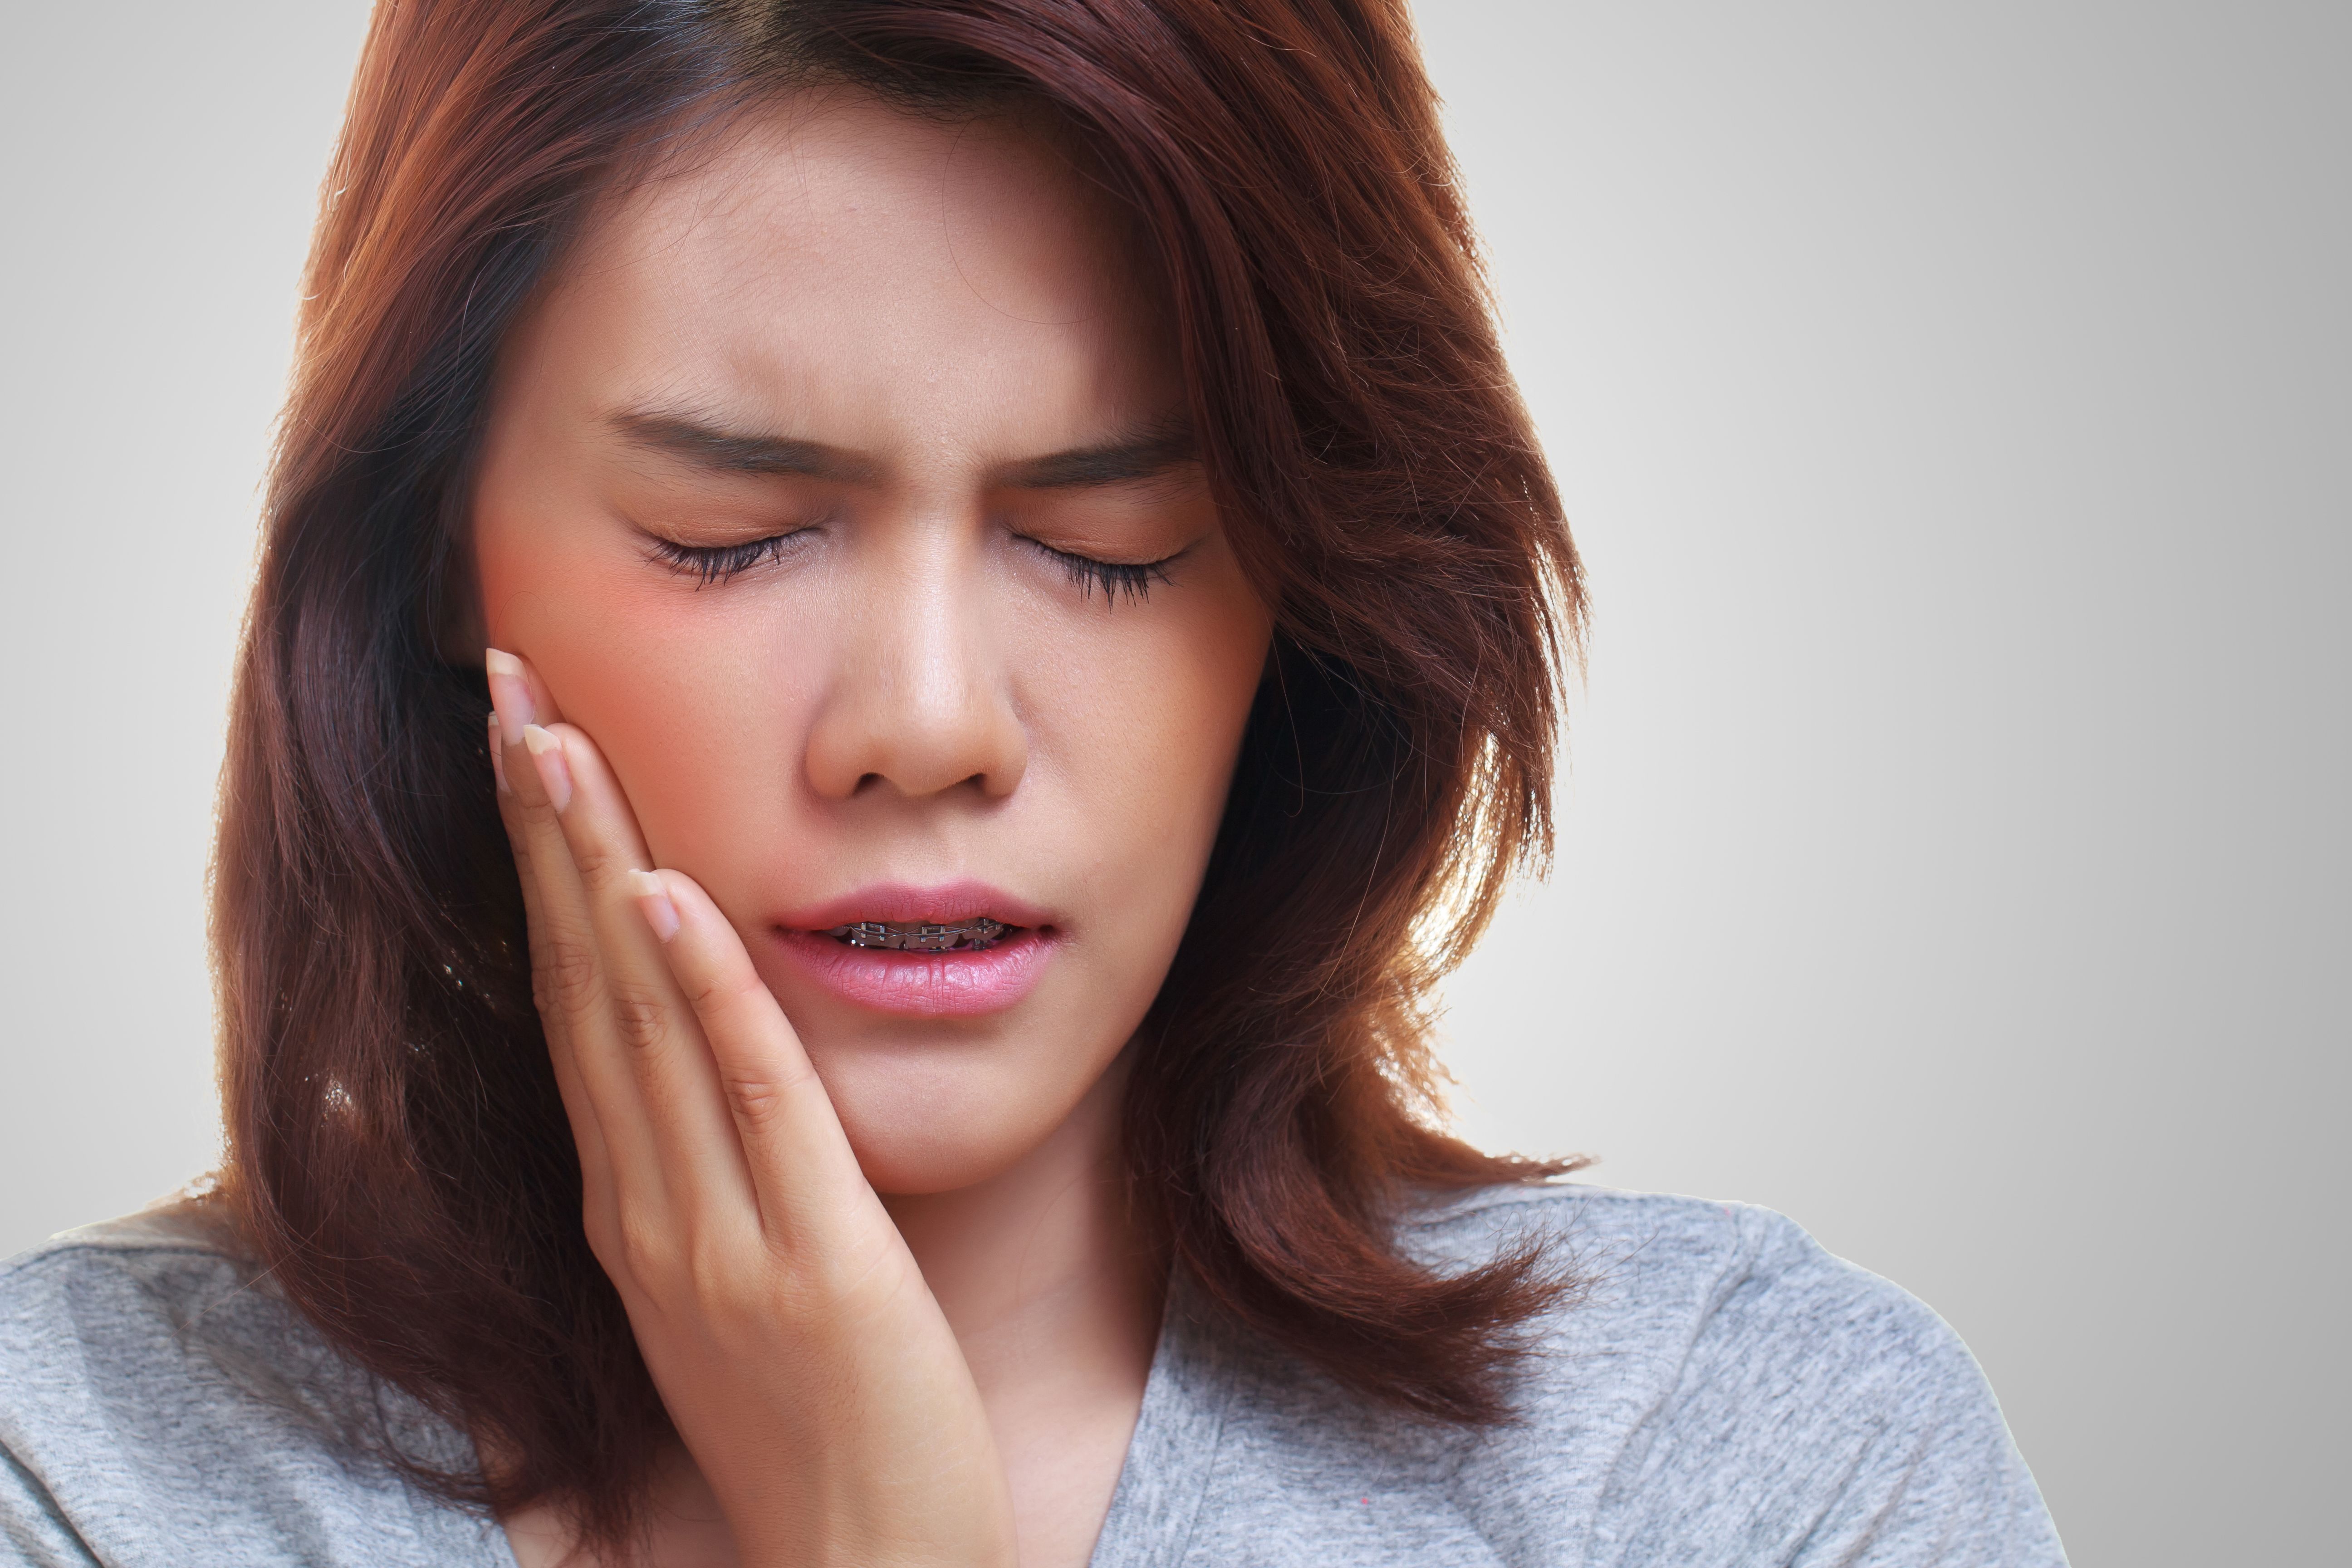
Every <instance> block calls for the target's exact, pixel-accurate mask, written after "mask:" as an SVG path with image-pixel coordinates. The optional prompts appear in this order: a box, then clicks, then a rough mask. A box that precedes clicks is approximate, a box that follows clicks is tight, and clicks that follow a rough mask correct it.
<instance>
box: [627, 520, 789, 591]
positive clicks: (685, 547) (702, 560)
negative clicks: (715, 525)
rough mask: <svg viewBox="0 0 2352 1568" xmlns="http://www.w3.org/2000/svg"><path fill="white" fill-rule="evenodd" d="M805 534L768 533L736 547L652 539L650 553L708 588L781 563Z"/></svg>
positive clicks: (656, 537) (696, 583) (702, 586)
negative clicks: (778, 561) (751, 571)
mask: <svg viewBox="0 0 2352 1568" xmlns="http://www.w3.org/2000/svg"><path fill="white" fill-rule="evenodd" d="M807 531H808V530H807V529H805V528H796V529H793V531H791V532H789V533H772V534H770V535H769V536H768V537H767V538H765V539H747V540H744V541H743V542H741V543H740V544H681V543H679V542H677V540H675V539H664V538H662V537H660V536H659V535H655V536H653V542H652V550H651V552H650V553H651V554H652V556H653V558H654V559H655V560H656V561H659V562H662V563H665V564H667V566H668V567H669V568H670V569H671V570H672V571H674V572H676V573H677V574H679V575H681V576H687V577H692V578H694V579H695V586H696V587H698V588H708V587H711V586H713V585H715V584H723V583H725V582H727V581H728V580H729V579H730V578H733V577H736V576H739V575H740V574H743V573H745V572H749V571H750V570H751V568H752V567H754V566H761V565H764V564H766V563H768V562H771V561H775V560H779V559H781V558H782V556H783V555H785V554H786V553H787V552H790V551H791V550H792V549H793V540H795V539H798V538H799V537H800V536H801V535H802V534H803V533H806V532H807Z"/></svg>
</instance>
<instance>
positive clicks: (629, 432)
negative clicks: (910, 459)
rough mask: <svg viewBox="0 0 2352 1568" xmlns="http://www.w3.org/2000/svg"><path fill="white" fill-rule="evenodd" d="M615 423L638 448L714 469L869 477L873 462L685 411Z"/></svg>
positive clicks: (855, 479)
mask: <svg viewBox="0 0 2352 1568" xmlns="http://www.w3.org/2000/svg"><path fill="white" fill-rule="evenodd" d="M613 427H614V429H615V430H618V431H619V432H620V433H621V434H622V435H623V436H625V437H628V438H629V440H630V441H631V442H632V443H634V444H635V445H636V446H640V447H649V448H651V449H652V450H654V451H656V452H662V453H666V454H667V455H668V456H670V457H673V458H684V459H685V460H686V461H688V462H689V463H692V464H694V465H695V466H696V467H697V468H709V469H710V470H711V471H712V472H714V473H721V474H750V475H755V476H761V477H765V476H770V475H778V474H788V475H792V476H794V477H797V478H801V479H835V480H839V481H842V482H844V483H848V484H857V483H862V482H865V481H867V480H870V479H873V477H874V465H873V464H871V463H869V462H867V461H866V459H864V458H860V457H858V456H857V455H856V453H854V452H845V451H843V450H842V449H841V448H840V447H828V446H826V445H825V444H824V442H822V441H803V440H798V439H795V438H794V437H790V436H751V435H745V434H742V433H740V432H738V431H732V430H722V429H720V428H719V426H715V425H709V424H706V423H704V422H703V421H702V420H699V419H697V418H694V417H692V416H687V415H677V414H647V413H637V412H630V413H625V414H616V415H614V416H613Z"/></svg>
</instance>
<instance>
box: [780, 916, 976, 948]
mask: <svg viewBox="0 0 2352 1568" xmlns="http://www.w3.org/2000/svg"><path fill="white" fill-rule="evenodd" d="M1005 930H1006V927H1005V924H1004V922H1003V921H992V920H990V919H989V918H988V917H987V916H986V915H974V916H973V917H972V918H971V919H970V920H968V921H954V922H952V923H950V924H948V925H931V924H929V923H925V922H913V923H908V922H901V921H856V922H854V923H852V924H850V925H845V926H835V927H834V928H833V929H832V930H830V931H826V932H825V933H824V934H825V935H827V936H829V937H832V938H833V939H834V940H835V941H836V942H847V943H848V944H849V945H850V946H852V947H879V948H887V949H888V950H890V951H891V952H978V951H979V950H981V949H982V948H988V947H994V946H995V945H996V942H997V939H999V938H1000V937H1002V936H1003V934H1004V932H1005Z"/></svg>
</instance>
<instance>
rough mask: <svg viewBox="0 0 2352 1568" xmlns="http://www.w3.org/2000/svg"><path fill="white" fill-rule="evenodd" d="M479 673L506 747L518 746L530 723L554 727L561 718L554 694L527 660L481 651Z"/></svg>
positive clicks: (505, 653)
mask: <svg viewBox="0 0 2352 1568" xmlns="http://www.w3.org/2000/svg"><path fill="white" fill-rule="evenodd" d="M482 674H483V676H484V677H485V678H486V679H487V680H488V684H489V688H490V704H491V706H492V707H494V708H496V709H497V710H498V714H499V726H500V727H501V728H502V729H504V730H505V731H506V736H507V744H509V746H520V745H521V744H522V732H523V731H524V730H526V729H528V728H529V727H530V726H531V725H533V724H554V723H560V722H561V721H562V718H563V715H562V712H560V711H559V710H557V709H556V706H555V697H554V694H553V693H551V692H550V691H549V690H548V689H547V682H546V681H544V680H541V679H540V677H539V671H538V670H536V669H534V668H531V665H530V660H528V659H525V658H518V657H517V656H515V655H513V654H510V653H508V652H506V651H504V650H503V649H500V648H495V647H489V648H484V649H483V650H482Z"/></svg>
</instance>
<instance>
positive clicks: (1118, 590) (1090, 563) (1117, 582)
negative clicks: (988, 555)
mask: <svg viewBox="0 0 2352 1568" xmlns="http://www.w3.org/2000/svg"><path fill="white" fill-rule="evenodd" d="M1021 537H1022V538H1024V539H1028V540H1029V542H1030V543H1032V544H1034V545H1035V546H1036V547H1037V548H1038V549H1040V550H1042V551H1044V552H1045V553H1046V555H1047V556H1048V557H1050V558H1051V559H1052V560H1053V561H1054V562H1055V563H1056V564H1057V565H1059V566H1060V567H1061V568H1062V571H1063V572H1064V574H1066V575H1067V576H1068V577H1069V579H1070V581H1071V582H1072V583H1073V584H1076V587H1077V589H1078V592H1079V593H1080V594H1081V595H1084V596H1085V597H1087V598H1088V599H1091V598H1093V597H1094V596H1095V590H1096V589H1097V588H1100V589H1101V590H1102V594H1103V603H1105V604H1106V605H1115V604H1117V603H1118V601H1119V599H1120V597H1121V596H1122V595H1124V596H1125V597H1126V598H1128V599H1129V600H1130V601H1140V600H1144V599H1148V598H1150V596H1151V584H1154V583H1165V582H1168V581H1169V576H1168V563H1170V562H1171V561H1173V560H1175V559H1176V556H1175V555H1163V556H1161V557H1160V559H1159V560H1157V561H1131V562H1130V561H1097V560H1096V559H1095V558H1094V557H1093V556H1091V555H1076V554H1073V553H1071V552H1069V551H1066V550H1056V549H1055V548H1054V547H1053V546H1052V545H1050V544H1048V543H1046V542H1045V541H1044V540H1042V539H1029V536H1028V535H1027V534H1025V533H1024V534H1023V535H1022V536H1021ZM1182 553H1183V552H1181V551H1178V552H1177V554H1178V555H1181V554H1182Z"/></svg>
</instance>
